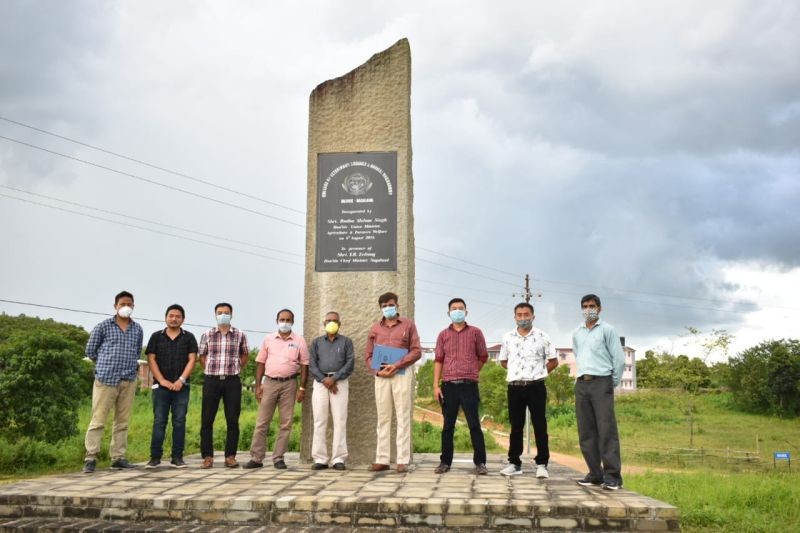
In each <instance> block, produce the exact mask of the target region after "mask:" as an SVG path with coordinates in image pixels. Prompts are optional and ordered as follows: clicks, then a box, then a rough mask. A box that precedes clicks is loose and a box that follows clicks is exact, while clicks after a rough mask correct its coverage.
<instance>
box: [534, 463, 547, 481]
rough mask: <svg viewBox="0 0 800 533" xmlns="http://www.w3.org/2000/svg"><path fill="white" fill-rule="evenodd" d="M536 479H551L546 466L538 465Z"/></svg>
mask: <svg viewBox="0 0 800 533" xmlns="http://www.w3.org/2000/svg"><path fill="white" fill-rule="evenodd" d="M536 477H538V478H539V479H546V478H549V477H550V474H549V473H548V472H547V467H546V466H545V465H536Z"/></svg>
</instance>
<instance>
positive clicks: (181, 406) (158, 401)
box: [150, 385, 189, 459]
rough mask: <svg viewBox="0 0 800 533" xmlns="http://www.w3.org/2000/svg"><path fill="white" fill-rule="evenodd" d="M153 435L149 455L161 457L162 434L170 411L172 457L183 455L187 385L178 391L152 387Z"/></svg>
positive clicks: (164, 431)
mask: <svg viewBox="0 0 800 533" xmlns="http://www.w3.org/2000/svg"><path fill="white" fill-rule="evenodd" d="M152 396H153V436H152V437H151V439H150V457H151V458H152V459H161V456H162V455H163V453H164V448H163V446H164V435H165V433H166V432H167V420H168V419H169V412H170V411H172V457H173V458H181V457H183V446H184V443H185V442H186V411H187V410H188V409H189V386H188V385H184V386H183V388H181V390H179V391H171V390H169V389H165V388H164V387H158V388H157V389H153V394H152Z"/></svg>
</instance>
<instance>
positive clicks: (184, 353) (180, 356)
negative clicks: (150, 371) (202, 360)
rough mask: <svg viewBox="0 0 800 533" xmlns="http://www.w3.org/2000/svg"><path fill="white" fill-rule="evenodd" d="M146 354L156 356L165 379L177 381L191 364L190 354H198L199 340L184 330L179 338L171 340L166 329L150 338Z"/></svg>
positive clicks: (179, 334)
mask: <svg viewBox="0 0 800 533" xmlns="http://www.w3.org/2000/svg"><path fill="white" fill-rule="evenodd" d="M146 352H147V355H154V356H155V360H156V364H157V365H158V369H159V370H160V371H161V375H163V376H164V379H166V380H168V381H177V380H178V378H179V377H180V376H181V374H183V369H184V368H186V364H187V363H188V362H189V354H190V353H193V354H196V353H197V339H195V337H194V335H193V334H192V333H191V332H189V331H186V330H184V329H181V331H180V333H178V336H177V337H175V338H174V339H170V338H169V335H167V330H166V328H165V329H162V330H161V331H156V332H155V333H153V334H152V335H151V336H150V340H149V341H148V343H147V350H146ZM187 381H188V378H187Z"/></svg>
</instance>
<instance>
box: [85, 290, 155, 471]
mask: <svg viewBox="0 0 800 533" xmlns="http://www.w3.org/2000/svg"><path fill="white" fill-rule="evenodd" d="M114 309H115V310H116V313H115V315H114V316H113V317H111V318H107V319H106V320H103V321H102V322H100V323H99V324H98V325H97V326H95V328H94V329H93V330H92V333H91V335H90V336H89V342H87V343H86V357H88V358H89V359H91V360H92V361H94V363H95V368H94V376H95V379H94V385H93V387H92V420H91V422H89V427H88V428H87V429H86V441H85V444H86V457H85V459H84V464H83V472H84V473H86V474H91V473H92V472H94V471H95V468H96V467H97V454H98V453H99V452H100V443H101V441H102V439H103V431H104V428H105V424H106V420H107V419H108V413H109V411H111V409H112V408H113V409H114V429H113V431H112V433H111V448H110V450H109V451H110V454H111V468H113V469H116V470H121V469H127V468H135V465H133V464H131V463H129V462H128V460H127V459H126V458H125V452H126V451H127V448H128V420H129V419H130V416H131V409H132V407H133V398H134V395H135V394H136V373H137V371H138V369H139V354H141V352H142V343H143V342H144V331H143V330H142V326H140V325H139V324H137V323H136V322H134V321H133V320H132V319H131V314H132V313H133V295H132V294H131V293H129V292H127V291H122V292H120V293H119V294H117V295H116V296H115V297H114Z"/></svg>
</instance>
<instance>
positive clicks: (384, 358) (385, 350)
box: [371, 344, 408, 376]
mask: <svg viewBox="0 0 800 533" xmlns="http://www.w3.org/2000/svg"><path fill="white" fill-rule="evenodd" d="M407 353H408V350H406V349H405V348H392V347H391V346H384V345H382V344H376V345H375V347H374V348H373V349H372V365H371V366H372V369H373V370H380V368H381V365H393V364H395V363H396V362H398V361H399V360H400V359H402V358H403V357H405V355H406V354H407ZM405 373H406V369H405V368H401V369H400V370H398V371H397V374H399V375H401V376H402V375H403V374H405Z"/></svg>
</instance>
